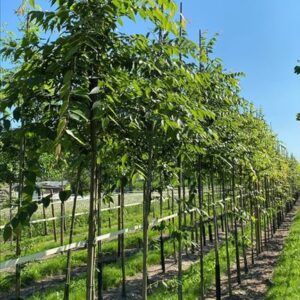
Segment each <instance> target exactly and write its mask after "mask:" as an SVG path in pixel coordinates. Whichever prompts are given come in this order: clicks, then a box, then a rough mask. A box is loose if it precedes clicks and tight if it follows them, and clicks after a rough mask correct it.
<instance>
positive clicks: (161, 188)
mask: <svg viewBox="0 0 300 300" xmlns="http://www.w3.org/2000/svg"><path fill="white" fill-rule="evenodd" d="M159 215H160V218H162V216H163V184H162V178H161V176H160V190H159ZM160 263H161V270H162V272H163V273H165V271H166V267H165V253H164V237H163V229H160Z"/></svg>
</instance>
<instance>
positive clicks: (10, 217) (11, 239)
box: [9, 181, 13, 245]
mask: <svg viewBox="0 0 300 300" xmlns="http://www.w3.org/2000/svg"><path fill="white" fill-rule="evenodd" d="M12 209H13V203H12V182H11V181H10V182H9V221H11V220H12V218H13V216H12ZM12 242H13V235H11V238H10V245H12Z"/></svg>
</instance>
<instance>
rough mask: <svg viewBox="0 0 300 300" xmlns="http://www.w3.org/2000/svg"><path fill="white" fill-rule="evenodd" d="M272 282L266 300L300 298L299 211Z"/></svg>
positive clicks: (293, 299) (296, 299) (295, 299)
mask: <svg viewBox="0 0 300 300" xmlns="http://www.w3.org/2000/svg"><path fill="white" fill-rule="evenodd" d="M272 282H273V284H272V286H271V288H270V289H269V291H268V293H267V296H266V299H267V300H299V299H300V211H298V213H297V215H296V218H295V219H294V222H293V224H292V227H291V229H290V232H289V235H288V237H287V239H286V241H285V244H284V248H283V252H282V253H281V255H280V258H279V261H278V263H277V265H276V267H275V270H274V274H273V278H272Z"/></svg>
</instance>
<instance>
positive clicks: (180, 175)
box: [177, 157, 183, 300]
mask: <svg viewBox="0 0 300 300" xmlns="http://www.w3.org/2000/svg"><path fill="white" fill-rule="evenodd" d="M178 167H179V170H180V171H179V185H178V231H179V235H178V276H177V281H178V300H182V299H183V298H182V232H181V230H182V225H181V222H182V203H181V200H182V199H181V186H182V162H181V157H179V158H178Z"/></svg>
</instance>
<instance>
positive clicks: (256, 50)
mask: <svg viewBox="0 0 300 300" xmlns="http://www.w3.org/2000/svg"><path fill="white" fill-rule="evenodd" d="M0 1H1V23H2V24H3V23H7V24H8V26H7V28H8V29H9V30H12V31H16V26H17V23H18V18H17V17H16V15H15V14H14V11H15V10H16V8H17V7H18V6H19V5H20V3H21V0H10V1H8V0H0ZM37 2H38V3H39V4H40V5H41V6H42V7H46V3H47V1H43V0H40V1H37ZM183 9H184V16H185V18H186V19H187V31H188V34H189V37H190V38H191V39H193V40H195V41H196V40H197V36H198V30H199V29H201V30H202V31H206V32H207V35H208V36H212V35H213V34H214V33H219V38H218V42H217V44H216V48H215V56H217V57H220V58H222V60H223V62H224V65H225V66H226V68H227V69H228V70H230V71H237V72H240V71H241V72H244V73H245V74H246V77H245V78H243V79H242V80H241V87H242V92H241V94H242V96H243V97H245V98H246V99H248V100H250V101H252V102H253V103H254V104H255V105H256V107H261V108H262V109H263V112H264V113H265V116H266V120H267V122H268V123H270V124H271V126H272V128H273V130H274V131H275V132H276V133H277V134H278V137H279V139H280V140H281V141H283V142H284V143H285V144H286V146H287V148H288V150H289V151H290V152H292V153H293V154H294V155H295V156H296V157H297V158H298V159H299V160H300V142H299V141H300V122H296V121H295V116H296V113H297V112H300V76H296V75H295V74H294V73H293V68H294V66H295V65H296V63H297V59H300V15H299V14H300V1H299V0H285V1H282V0H226V1H225V0H206V1H203V0H184V1H183ZM146 27H147V25H146V24H142V23H138V24H130V25H129V26H128V29H127V30H128V31H129V32H137V31H138V32H143V31H145V30H146V29H147V28H146Z"/></svg>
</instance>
